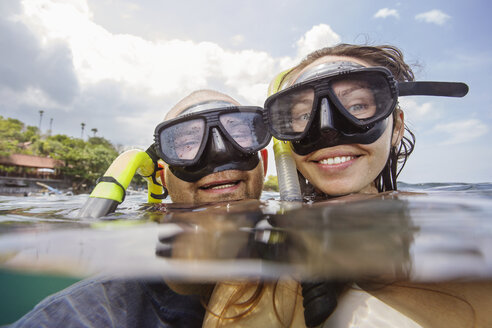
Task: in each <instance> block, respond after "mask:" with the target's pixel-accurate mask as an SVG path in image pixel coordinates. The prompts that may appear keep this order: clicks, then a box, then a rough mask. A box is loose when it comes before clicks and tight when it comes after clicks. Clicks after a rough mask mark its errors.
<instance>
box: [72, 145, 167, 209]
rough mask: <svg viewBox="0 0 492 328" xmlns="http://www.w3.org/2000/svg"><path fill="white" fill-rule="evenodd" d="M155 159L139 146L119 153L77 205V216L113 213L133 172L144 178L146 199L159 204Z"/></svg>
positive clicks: (123, 195)
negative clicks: (84, 198) (79, 204)
mask: <svg viewBox="0 0 492 328" xmlns="http://www.w3.org/2000/svg"><path fill="white" fill-rule="evenodd" d="M152 157H154V158H152ZM157 160H158V159H157V158H156V157H155V156H151V152H150V153H149V152H148V151H144V150H139V149H132V150H128V151H126V152H124V153H122V154H120V155H119V156H118V157H117V158H116V159H115V160H114V161H113V163H112V164H111V165H110V166H109V168H108V169H107V170H106V173H104V176H103V177H102V178H100V179H99V180H98V182H97V185H96V187H95V188H94V190H92V193H91V194H90V196H89V199H88V200H87V201H86V203H85V204H84V206H83V207H82V208H81V210H80V212H79V214H78V215H79V217H93V218H96V217H101V216H104V215H107V214H109V213H111V212H113V211H114V210H115V209H116V207H117V206H118V205H119V204H120V203H122V202H123V201H124V199H125V193H126V189H127V188H128V186H129V185H130V182H131V181H132V179H133V176H134V175H135V173H138V174H140V175H141V176H142V177H144V178H145V180H146V181H147V189H148V202H149V203H160V202H161V198H163V197H161V194H162V192H163V187H162V185H161V184H160V183H159V182H158V181H157V177H156V172H157V170H158V167H157ZM164 196H165V195H164Z"/></svg>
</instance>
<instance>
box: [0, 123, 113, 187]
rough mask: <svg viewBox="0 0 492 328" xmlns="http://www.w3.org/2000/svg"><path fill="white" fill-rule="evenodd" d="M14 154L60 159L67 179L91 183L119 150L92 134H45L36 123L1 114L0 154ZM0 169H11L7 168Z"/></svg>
mask: <svg viewBox="0 0 492 328" xmlns="http://www.w3.org/2000/svg"><path fill="white" fill-rule="evenodd" d="M94 135H95V134H94ZM11 154H27V155H36V156H44V157H51V158H53V159H58V160H61V161H63V163H64V166H62V167H59V169H60V172H61V173H62V174H63V176H64V177H65V178H67V179H69V180H71V181H72V182H74V183H76V184H77V185H83V184H87V185H92V184H94V183H95V181H96V180H97V178H99V177H100V176H102V175H103V174H104V172H105V171H106V169H107V168H108V167H109V165H111V163H112V162H113V160H114V159H115V158H116V157H117V156H118V150H117V149H116V147H115V146H114V145H113V144H112V143H111V142H110V141H108V140H106V139H104V138H102V137H96V136H93V137H89V138H88V140H87V141H85V140H83V139H80V138H73V137H69V136H67V135H63V134H57V135H53V136H51V135H46V136H45V135H41V134H40V131H39V129H38V128H37V127H35V126H26V125H25V124H24V123H23V122H21V121H19V120H17V119H13V118H4V117H3V116H1V115H0V156H3V157H8V156H9V155H11ZM1 169H3V170H8V168H6V167H2V168H1Z"/></svg>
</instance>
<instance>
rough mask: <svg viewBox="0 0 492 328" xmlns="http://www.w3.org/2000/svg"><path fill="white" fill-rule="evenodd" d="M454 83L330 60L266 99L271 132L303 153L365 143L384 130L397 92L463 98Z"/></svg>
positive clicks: (461, 88)
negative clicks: (408, 78) (402, 78)
mask: <svg viewBox="0 0 492 328" xmlns="http://www.w3.org/2000/svg"><path fill="white" fill-rule="evenodd" d="M467 92H468V86H467V85H466V84H464V83H458V82H397V81H396V80H395V78H394V77H393V75H392V74H391V72H390V71H389V70H388V69H387V68H384V67H365V66H362V65H359V64H356V63H353V62H344V61H337V62H330V63H324V64H320V65H317V66H315V67H313V68H311V69H309V70H306V71H305V72H304V73H303V74H301V75H300V76H299V77H298V78H297V79H296V80H295V84H294V85H292V86H291V87H288V88H286V89H284V90H281V91H279V92H278V93H275V94H273V95H272V96H270V97H269V98H268V99H267V100H266V102H265V120H266V121H267V123H268V125H269V128H270V131H271V133H272V135H273V136H274V137H275V138H277V139H280V140H285V141H291V148H292V150H293V151H294V152H295V153H297V154H299V155H307V154H309V153H311V152H313V151H316V150H318V149H322V148H327V147H333V146H336V145H342V144H355V143H357V144H370V143H373V142H375V141H376V140H377V139H378V138H379V137H381V135H382V134H383V133H384V131H385V129H386V127H387V124H388V121H389V118H388V117H389V116H390V115H391V114H392V113H393V111H394V110H395V108H396V105H397V102H398V96H409V95H430V96H448V97H463V96H464V95H466V93H467Z"/></svg>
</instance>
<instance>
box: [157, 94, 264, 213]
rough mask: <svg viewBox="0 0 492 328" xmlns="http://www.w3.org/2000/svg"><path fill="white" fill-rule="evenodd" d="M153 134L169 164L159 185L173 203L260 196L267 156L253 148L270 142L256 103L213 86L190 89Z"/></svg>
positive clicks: (162, 156)
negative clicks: (241, 101) (244, 101)
mask: <svg viewBox="0 0 492 328" xmlns="http://www.w3.org/2000/svg"><path fill="white" fill-rule="evenodd" d="M207 117H208V118H207ZM155 139H156V147H155V148H156V152H157V154H158V155H159V156H160V157H161V158H163V159H164V161H165V162H167V163H168V164H166V165H165V168H164V179H165V181H164V184H165V186H166V187H167V189H168V191H169V195H170V197H171V200H172V201H173V202H175V203H198V202H216V201H225V200H239V199H259V198H260V195H261V191H262V189H263V179H264V175H265V173H266V168H267V160H266V150H263V151H261V157H262V159H263V160H260V158H259V156H258V150H260V149H262V148H264V147H266V145H267V144H268V142H269V141H270V135H269V134H268V132H267V128H266V126H264V125H263V121H262V116H261V109H260V108H256V107H245V106H241V105H240V104H239V103H238V102H237V101H236V100H234V99H233V98H231V97H229V96H227V95H224V94H222V93H219V92H217V91H212V90H199V91H195V92H193V93H191V94H190V95H188V96H187V97H185V98H184V99H182V100H181V101H180V102H178V103H177V104H176V105H175V106H174V107H173V108H172V109H171V110H170V111H169V113H168V114H167V115H166V118H165V120H164V122H163V123H161V124H160V125H159V126H158V127H157V128H156V133H155ZM192 157H193V158H192ZM169 162H171V163H172V162H174V163H175V165H173V164H169Z"/></svg>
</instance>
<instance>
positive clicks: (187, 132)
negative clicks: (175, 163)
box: [160, 119, 205, 160]
mask: <svg viewBox="0 0 492 328" xmlns="http://www.w3.org/2000/svg"><path fill="white" fill-rule="evenodd" d="M204 135H205V120H203V119H195V120H191V121H186V122H181V123H177V124H174V125H172V126H170V127H167V128H165V129H164V130H162V131H161V133H160V144H161V151H162V153H163V154H165V155H166V156H167V157H168V158H169V159H171V160H193V159H195V157H196V156H197V154H198V151H199V150H200V146H201V145H202V142H203V138H204Z"/></svg>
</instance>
